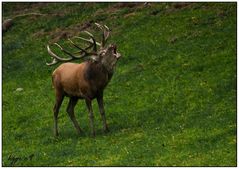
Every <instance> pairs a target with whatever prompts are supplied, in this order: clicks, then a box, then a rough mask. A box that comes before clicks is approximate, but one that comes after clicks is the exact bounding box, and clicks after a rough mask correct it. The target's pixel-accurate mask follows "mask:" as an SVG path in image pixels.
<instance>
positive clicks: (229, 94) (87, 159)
mask: <svg viewBox="0 0 239 169" xmlns="http://www.w3.org/2000/svg"><path fill="white" fill-rule="evenodd" d="M115 5H116V4H115V3H49V4H45V3H38V4H36V3H3V18H8V17H11V16H14V15H17V14H21V13H23V12H24V13H26V12H41V13H43V14H47V16H38V17H33V16H26V17H19V18H17V19H16V20H14V25H13V27H12V28H10V29H9V30H8V31H7V32H6V33H3V44H2V49H3V56H2V58H3V59H2V60H3V64H2V65H3V67H2V72H3V74H2V75H3V84H2V85H3V87H2V94H3V97H2V98H3V101H2V137H3V139H2V141H3V142H2V159H3V161H2V165H3V166H236V165H237V163H236V139H237V138H236V3H191V4H190V5H189V6H184V7H182V8H177V7H176V6H175V3H151V4H150V6H143V5H142V4H141V5H139V6H135V7H133V8H130V7H122V6H121V7H119V6H116V7H115ZM24 9H28V10H27V11H23V10H24ZM105 11H110V12H109V14H107V13H106V12H105ZM53 14H59V15H53ZM89 21H94V22H95V21H98V22H100V23H104V24H107V25H108V26H109V27H110V28H112V37H111V39H110V41H111V42H113V43H115V44H117V45H118V48H119V51H120V52H121V54H122V56H123V57H122V59H121V60H120V61H119V63H118V65H117V70H116V73H115V74H114V76H113V78H112V80H111V82H110V83H109V85H108V86H107V88H106V89H105V95H104V99H105V109H106V116H107V121H108V123H109V127H110V133H108V134H104V133H103V132H102V126H101V124H102V122H101V119H100V115H99V113H98V108H97V104H96V103H95V102H94V113H95V124H96V137H95V138H94V139H93V138H91V137H90V128H89V125H88V124H89V119H88V112H87V109H86V106H85V104H84V102H83V101H81V102H79V103H78V104H77V106H76V109H75V110H76V116H77V119H78V121H79V123H80V126H81V127H82V128H83V130H84V131H85V133H86V134H85V135H82V136H77V134H76V132H75V129H74V128H73V125H72V123H71V121H70V119H69V117H68V116H67V113H66V112H65V109H66V105H67V102H68V100H67V99H66V100H65V101H64V102H63V105H62V107H61V110H60V117H59V132H60V136H59V137H58V138H54V137H53V112H52V108H53V105H54V92H53V89H52V86H51V73H52V71H53V70H54V69H55V68H56V66H53V67H47V66H46V65H45V62H47V61H50V60H49V59H50V57H49V55H48V54H47V51H46V44H47V43H48V42H49V41H50V40H51V39H52V38H53V37H54V31H56V29H58V30H61V29H62V30H67V28H72V27H74V25H76V24H80V23H84V22H89ZM89 29H90V30H91V31H92V32H94V33H96V30H95V29H93V27H90V28H89ZM39 32H40V33H41V32H43V34H42V35H41V34H39ZM52 32H53V33H52ZM19 87H21V88H23V89H24V90H23V91H22V92H17V91H16V89H17V88H19Z"/></svg>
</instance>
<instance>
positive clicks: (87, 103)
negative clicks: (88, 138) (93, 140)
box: [85, 99, 95, 137]
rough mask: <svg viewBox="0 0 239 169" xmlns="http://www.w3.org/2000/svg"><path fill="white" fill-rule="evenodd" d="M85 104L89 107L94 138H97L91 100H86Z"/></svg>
mask: <svg viewBox="0 0 239 169" xmlns="http://www.w3.org/2000/svg"><path fill="white" fill-rule="evenodd" d="M85 102H86V105H87V108H88V111H89V118H90V127H91V134H92V136H93V137H95V127H94V114H93V109H92V104H91V100H89V99H86V100H85Z"/></svg>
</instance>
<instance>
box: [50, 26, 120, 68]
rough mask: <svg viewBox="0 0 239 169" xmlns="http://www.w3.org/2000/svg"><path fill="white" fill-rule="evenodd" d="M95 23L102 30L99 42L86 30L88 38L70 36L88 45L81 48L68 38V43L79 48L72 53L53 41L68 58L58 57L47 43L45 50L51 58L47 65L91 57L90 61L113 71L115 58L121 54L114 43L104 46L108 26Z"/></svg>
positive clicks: (107, 34)
mask: <svg viewBox="0 0 239 169" xmlns="http://www.w3.org/2000/svg"><path fill="white" fill-rule="evenodd" d="M95 25H96V26H97V27H98V28H99V29H100V30H101V31H102V39H101V42H100V43H99V42H97V41H96V40H95V38H94V36H93V35H92V34H91V33H90V32H88V31H84V33H86V34H87V35H88V36H89V39H87V38H84V37H80V36H75V37H73V38H72V39H80V40H82V41H85V42H87V43H88V44H89V46H87V47H86V48H82V47H80V46H78V45H77V44H76V43H75V42H73V40H72V39H70V38H68V41H69V42H70V44H71V45H72V46H73V47H75V48H77V49H78V50H79V51H78V52H75V53H73V54H72V53H71V52H69V51H67V50H66V49H64V48H63V47H62V46H61V45H59V44H58V43H54V44H53V45H56V46H57V47H58V48H60V50H61V51H62V52H63V53H65V54H66V55H68V56H69V57H68V58H64V57H60V56H58V55H56V54H55V53H54V52H53V51H52V50H51V49H50V46H49V45H47V51H48V53H49V54H50V55H51V57H52V58H53V60H52V62H51V63H46V64H47V65H48V66H51V65H55V64H57V63H59V62H68V61H71V60H76V59H82V58H85V57H89V59H91V60H92V61H94V62H99V63H101V64H102V65H103V66H104V67H105V68H106V69H107V70H108V71H113V70H114V67H115V65H116V62H117V60H118V59H119V58H120V57H121V54H120V53H118V52H117V47H116V45H113V44H109V45H107V46H106V42H107V40H108V38H109V35H110V30H109V28H108V27H107V26H106V25H104V26H102V25H100V24H98V23H95ZM76 54H78V55H76Z"/></svg>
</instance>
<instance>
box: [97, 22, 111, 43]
mask: <svg viewBox="0 0 239 169" xmlns="http://www.w3.org/2000/svg"><path fill="white" fill-rule="evenodd" d="M95 24H96V26H97V27H98V28H100V29H101V30H102V31H103V34H102V40H101V45H100V46H101V48H104V47H105V44H106V41H107V39H108V37H109V35H110V29H109V28H108V26H106V25H104V26H102V25H100V24H98V23H95Z"/></svg>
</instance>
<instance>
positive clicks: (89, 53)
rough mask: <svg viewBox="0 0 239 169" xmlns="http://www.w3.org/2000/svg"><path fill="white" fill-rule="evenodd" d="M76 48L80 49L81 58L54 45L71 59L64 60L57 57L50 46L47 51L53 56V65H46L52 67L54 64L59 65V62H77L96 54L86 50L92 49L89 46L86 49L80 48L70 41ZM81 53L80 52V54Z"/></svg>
mask: <svg viewBox="0 0 239 169" xmlns="http://www.w3.org/2000/svg"><path fill="white" fill-rule="evenodd" d="M68 40H69V41H70V42H71V43H72V44H73V45H74V46H75V47H77V48H78V49H80V50H81V51H80V54H81V55H79V56H76V55H73V54H71V53H70V52H69V51H67V50H66V49H64V48H63V47H62V46H61V45H59V44H58V43H54V45H56V46H57V47H59V48H60V49H61V51H62V52H64V53H65V54H67V55H69V56H70V57H68V58H62V57H59V56H57V55H56V54H55V53H54V52H52V50H51V49H50V46H49V45H47V51H48V53H49V54H50V55H51V56H52V58H53V60H52V62H51V63H46V65H48V66H51V65H54V64H57V63H58V62H60V61H62V62H68V61H71V60H75V59H82V58H84V57H86V56H89V55H94V54H95V53H93V52H87V51H86V50H87V49H89V48H90V47H92V46H89V47H87V48H85V49H83V48H80V47H79V46H77V45H76V44H75V43H74V42H73V41H72V40H70V39H68ZM78 53H79V52H78Z"/></svg>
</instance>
